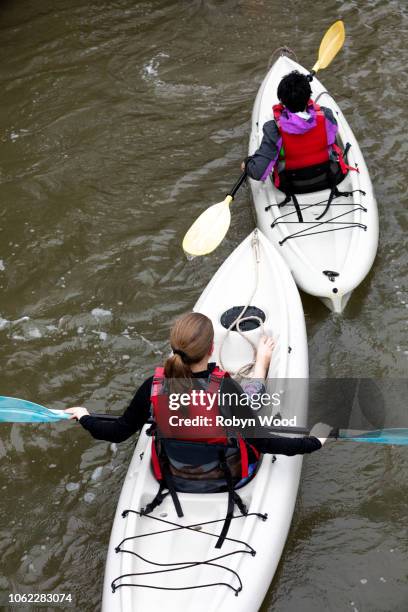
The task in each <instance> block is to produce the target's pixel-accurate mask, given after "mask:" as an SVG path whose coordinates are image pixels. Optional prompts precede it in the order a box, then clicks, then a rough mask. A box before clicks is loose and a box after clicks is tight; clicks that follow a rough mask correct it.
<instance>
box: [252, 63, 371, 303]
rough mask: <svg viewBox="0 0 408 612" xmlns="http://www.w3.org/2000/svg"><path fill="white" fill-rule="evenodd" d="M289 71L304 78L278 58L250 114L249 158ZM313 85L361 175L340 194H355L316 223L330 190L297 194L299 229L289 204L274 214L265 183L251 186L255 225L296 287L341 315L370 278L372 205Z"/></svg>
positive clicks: (366, 183)
mask: <svg viewBox="0 0 408 612" xmlns="http://www.w3.org/2000/svg"><path fill="white" fill-rule="evenodd" d="M293 70H298V71H299V72H302V73H305V74H306V73H307V72H308V71H307V70H305V68H303V67H302V66H300V65H299V64H298V63H296V62H295V61H293V60H292V59H290V58H289V57H286V56H281V57H280V58H279V59H278V60H277V61H276V62H275V63H274V64H273V66H272V68H271V69H270V70H269V72H268V74H267V75H266V77H265V79H264V81H263V83H262V85H261V87H260V89H259V91H258V94H257V97H256V100H255V105H254V108H253V113H252V131H251V137H250V143H249V154H250V155H252V154H253V153H254V152H255V151H256V149H257V148H258V147H259V145H260V143H261V140H262V135H263V131H262V128H263V125H264V123H265V122H267V121H270V120H271V119H273V111H272V106H273V105H274V104H277V103H278V102H279V100H278V98H277V88H278V85H279V83H280V81H281V79H282V77H284V76H285V75H286V74H288V73H289V72H291V71H293ZM311 87H312V98H313V100H314V101H315V102H317V103H318V104H320V105H322V106H326V107H328V108H330V109H332V111H333V113H334V116H335V118H336V120H337V122H338V126H339V132H338V138H339V143H338V144H339V145H340V146H341V147H342V148H343V149H344V147H345V146H346V144H347V143H350V145H351V148H350V150H349V153H348V158H347V163H348V164H349V165H350V166H353V167H357V168H358V169H359V172H355V171H350V172H349V173H348V174H347V175H346V177H345V179H344V180H343V181H342V182H341V183H340V184H339V185H338V189H339V191H341V192H353V194H352V195H351V196H349V197H344V196H343V197H338V198H335V199H334V201H333V203H332V204H331V206H330V208H329V210H328V212H327V213H326V214H325V215H324V217H323V218H322V219H320V220H318V219H317V217H319V215H320V214H321V213H322V212H323V211H324V208H325V206H326V203H327V200H328V197H329V194H330V191H329V190H325V191H319V192H312V193H308V194H301V195H298V196H297V199H298V201H299V205H300V209H301V211H302V215H303V223H301V222H299V219H298V216H297V214H296V211H295V208H294V205H293V203H292V202H290V203H289V204H286V205H285V206H284V207H282V208H279V206H278V203H281V202H282V201H283V200H284V199H285V196H284V194H283V193H282V192H281V191H279V190H278V189H276V188H275V186H274V185H273V182H272V180H271V179H270V178H268V179H267V180H266V181H265V182H261V181H254V180H250V183H251V189H252V194H253V199H254V203H255V209H256V215H257V219H258V226H259V227H260V229H261V230H262V232H263V233H264V234H265V236H267V237H268V238H269V239H270V240H271V241H272V243H273V244H274V245H275V246H276V247H277V248H278V249H279V252H280V254H281V255H282V257H283V258H284V259H285V261H286V262H287V264H288V266H289V267H290V269H291V271H292V273H293V276H294V278H295V280H296V283H297V285H298V286H299V287H300V288H301V289H302V290H303V291H305V292H306V293H310V294H311V295H315V296H317V297H319V298H320V299H321V300H322V301H323V302H324V303H325V304H326V306H328V308H330V309H331V310H332V311H334V312H342V310H343V309H344V307H345V306H346V304H347V301H348V299H349V297H350V295H351V292H352V291H353V290H354V289H355V288H356V287H357V286H358V285H359V284H360V283H361V281H362V280H363V279H364V277H365V276H366V275H367V273H368V272H369V270H370V268H371V266H372V264H373V261H374V258H375V255H376V252H377V246H378V211H377V203H376V199H375V196H374V192H373V187H372V184H371V180H370V176H369V174H368V170H367V166H366V164H365V162H364V158H363V155H362V153H361V151H360V148H359V146H358V143H357V141H356V139H355V137H354V134H353V132H352V131H351V129H350V126H349V125H348V123H347V121H346V119H345V117H344V115H343V113H342V112H341V110H340V108H339V106H338V105H337V104H336V102H335V101H334V99H333V98H332V97H331V95H330V94H329V93H328V92H327V91H326V90H325V88H324V87H323V85H322V84H321V83H320V82H319V81H318V79H316V78H314V79H313V81H312V83H311ZM361 192H364V193H361ZM332 273H334V274H332Z"/></svg>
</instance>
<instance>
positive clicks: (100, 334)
mask: <svg viewBox="0 0 408 612" xmlns="http://www.w3.org/2000/svg"><path fill="white" fill-rule="evenodd" d="M92 333H93V334H96V335H97V336H98V338H99V340H102V342H105V340H106V339H107V338H108V334H107V333H106V332H104V331H95V330H94V329H93V330H92Z"/></svg>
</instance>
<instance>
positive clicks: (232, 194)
mask: <svg viewBox="0 0 408 612" xmlns="http://www.w3.org/2000/svg"><path fill="white" fill-rule="evenodd" d="M246 177H247V173H246V170H244V172H243V173H242V174H241V176H240V177H239V179H238V180H237V182H236V183H235V185H234V186H233V188H232V189H231V191H230V192H229V193H227V197H228V196H231V198H234V197H235V194H236V193H237V191H238V189H239V188H240V187H241V185H242V183H243V182H244V181H245V179H246Z"/></svg>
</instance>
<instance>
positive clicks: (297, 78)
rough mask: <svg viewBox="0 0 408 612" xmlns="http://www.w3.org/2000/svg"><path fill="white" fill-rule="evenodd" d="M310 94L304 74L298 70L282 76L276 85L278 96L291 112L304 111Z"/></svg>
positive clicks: (308, 84)
mask: <svg viewBox="0 0 408 612" xmlns="http://www.w3.org/2000/svg"><path fill="white" fill-rule="evenodd" d="M311 94H312V90H311V88H310V83H309V80H308V78H307V76H306V74H301V73H300V72H299V71H298V70H294V71H293V72H290V73H289V74H287V75H286V76H284V77H283V79H282V80H281V82H280V83H279V86H278V98H279V100H280V101H281V102H282V104H283V105H284V106H286V108H287V109H288V110H290V111H291V112H292V113H299V112H301V111H304V110H305V108H306V105H307V102H308V100H309V98H310V96H311Z"/></svg>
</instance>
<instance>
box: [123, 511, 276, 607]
mask: <svg viewBox="0 0 408 612" xmlns="http://www.w3.org/2000/svg"><path fill="white" fill-rule="evenodd" d="M129 513H133V514H137V515H138V516H140V517H142V516H147V518H151V519H153V520H156V521H159V522H161V523H165V524H167V525H171V526H172V528H171V529H163V530H160V531H153V532H150V533H142V534H140V535H136V536H130V537H127V538H124V539H123V540H122V541H121V542H120V543H119V544H118V546H117V547H116V548H115V552H116V553H119V552H121V553H129V554H131V555H133V556H135V557H137V558H138V559H140V560H141V561H143V562H145V563H148V564H150V565H154V566H156V567H160V568H162V569H158V570H151V571H147V572H135V573H131V574H123V575H121V576H118V577H117V578H115V579H114V580H113V581H112V583H111V588H112V592H113V593H115V591H116V590H117V589H119V588H121V587H125V586H128V587H143V588H148V589H159V590H164V591H185V590H190V589H200V588H207V587H212V586H226V587H228V588H229V589H231V590H232V591H234V593H235V595H236V596H237V595H238V594H239V592H240V591H241V590H242V586H243V585H242V580H241V578H240V576H239V574H238V572H236V571H235V570H233V569H232V568H230V567H228V566H225V565H222V564H220V563H216V561H220V560H221V559H225V558H227V557H230V556H233V555H237V554H249V555H251V556H253V557H254V556H255V555H256V551H255V550H254V548H252V546H250V545H249V544H248V543H247V542H244V541H242V540H236V539H234V538H228V537H226V538H225V539H226V540H228V541H230V542H233V543H235V544H240V545H242V546H245V547H246V548H245V549H241V550H234V551H231V552H229V553H225V554H223V555H218V556H216V557H213V558H211V559H206V560H205V561H181V562H177V563H175V562H172V563H158V562H156V561H151V560H149V559H146V558H145V557H142V555H140V554H139V553H136V552H135V551H133V550H127V549H125V548H121V547H122V545H123V544H124V543H125V542H129V541H130V540H137V539H139V538H144V537H148V536H152V535H159V534H163V533H169V532H172V531H178V530H181V529H188V530H191V531H194V532H195V533H198V534H199V533H201V534H202V535H209V536H212V537H215V538H218V537H219V536H218V534H215V533H212V532H208V531H202V529H200V530H198V529H197V528H198V527H202V526H204V525H213V524H215V523H220V522H223V521H224V519H217V520H213V521H206V522H204V523H195V524H191V525H180V524H179V523H174V522H172V521H167V520H165V519H163V518H159V517H157V516H152V515H149V514H147V515H145V514H143V513H141V512H139V511H137V510H130V509H129V510H125V511H124V512H123V513H122V517H123V518H126V517H127V516H128V514H129ZM249 516H256V517H258V518H260V519H262V520H263V521H266V520H267V518H268V515H267V514H261V513H258V512H251V513H249V514H246V515H244V514H240V515H237V516H233V517H232V518H233V519H238V518H243V517H245V518H246V517H249ZM199 565H208V566H210V567H218V568H220V569H221V570H225V571H227V572H230V573H231V574H232V575H233V576H235V578H236V579H237V582H238V586H235V587H234V586H233V585H232V584H229V583H228V582H215V583H208V584H198V585H197V584H195V585H189V586H183V587H165V586H158V585H149V584H135V583H131V582H123V583H120V582H119V581H120V580H123V579H125V578H135V577H138V576H148V575H154V574H162V573H163V574H164V573H169V572H176V571H180V570H183V569H190V568H193V567H197V566H199Z"/></svg>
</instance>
